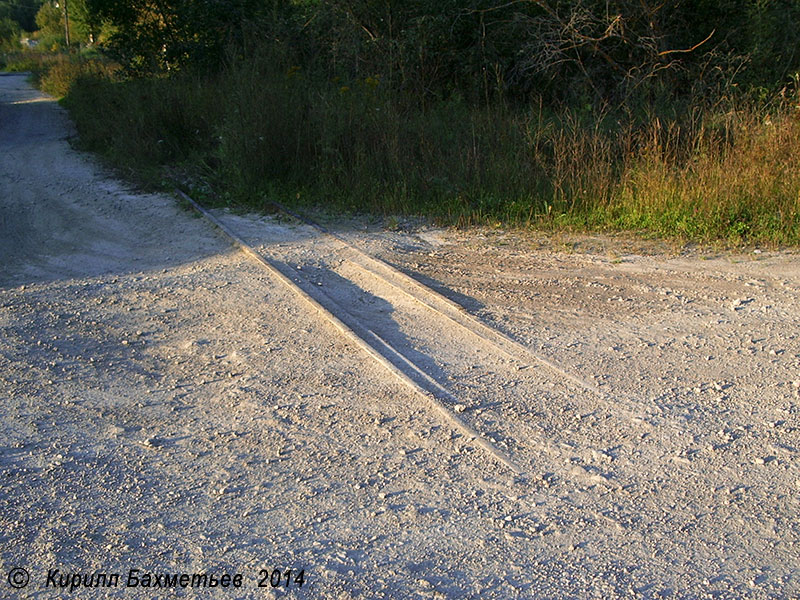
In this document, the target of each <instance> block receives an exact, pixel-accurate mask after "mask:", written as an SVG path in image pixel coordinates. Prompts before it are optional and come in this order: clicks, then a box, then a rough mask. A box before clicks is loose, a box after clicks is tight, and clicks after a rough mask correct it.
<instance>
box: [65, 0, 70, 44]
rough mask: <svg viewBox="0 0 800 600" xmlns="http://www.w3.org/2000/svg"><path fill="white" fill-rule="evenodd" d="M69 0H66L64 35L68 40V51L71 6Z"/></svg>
mask: <svg viewBox="0 0 800 600" xmlns="http://www.w3.org/2000/svg"><path fill="white" fill-rule="evenodd" d="M67 2H68V0H64V37H65V38H66V40H67V52H69V7H68V6H67Z"/></svg>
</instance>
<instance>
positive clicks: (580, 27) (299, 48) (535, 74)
mask: <svg viewBox="0 0 800 600" xmlns="http://www.w3.org/2000/svg"><path fill="white" fill-rule="evenodd" d="M78 1H80V2H85V3H86V4H87V6H88V11H89V13H90V14H92V15H94V18H95V20H96V21H98V22H105V23H109V24H110V25H111V31H113V34H112V35H111V36H110V39H109V40H108V47H109V48H110V49H113V51H114V52H115V55H116V56H117V57H118V58H119V59H120V60H121V61H122V62H123V64H124V65H125V66H126V68H128V69H130V70H131V71H132V72H135V73H138V74H142V73H154V72H159V71H167V70H176V69H186V68H196V67H197V66H201V67H202V68H215V67H217V66H218V65H220V64H223V63H224V62H225V61H226V60H230V59H231V58H232V55H233V54H235V53H237V52H238V53H239V55H240V56H247V55H248V53H249V52H254V51H261V50H263V48H264V46H265V45H268V46H270V47H271V51H273V52H279V53H280V54H281V55H282V57H283V59H284V60H285V61H287V62H289V63H292V64H294V65H297V66H299V67H301V68H304V69H315V70H316V69H320V70H323V71H324V72H325V73H326V74H327V75H328V76H329V77H330V78H333V77H341V78H345V79H358V78H364V77H367V76H371V77H379V78H380V79H381V81H382V83H383V85H388V86H390V87H392V88H393V89H396V90H398V91H402V92H404V93H407V94H408V95H409V96H410V97H414V98H417V99H420V100H428V99H441V98H443V97H447V96H449V95H452V94H461V95H464V96H466V97H468V98H469V99H470V100H473V101H484V102H486V101H491V100H492V99H495V98H497V97H498V96H502V97H504V98H510V99H513V100H522V101H527V100H529V99H530V98H531V96H536V97H537V98H539V97H544V98H546V99H547V100H548V101H559V102H583V103H585V102H592V103H596V102H611V103H616V104H619V103H622V102H626V101H631V100H632V99H634V98H635V99H637V100H643V101H646V102H652V101H655V100H658V101H669V100H672V99H674V98H675V97H676V96H692V97H697V96H698V95H702V96H703V97H707V98H714V97H716V96H718V95H720V94H724V93H728V91H729V89H730V86H732V85H739V86H744V87H747V88H749V89H752V88H759V89H762V90H764V91H774V90H776V89H780V88H781V87H782V86H785V85H786V84H787V83H788V81H789V78H790V76H791V75H792V74H793V73H795V72H797V71H798V69H800V1H798V0H667V1H666V2H664V1H662V0H614V1H608V0H433V1H432V0H407V1H403V2H397V1H392V0H328V1H321V0H317V1H314V0H297V1H288V0H159V1H157V2H156V1H154V0H132V1H126V2H122V1H119V0H71V2H78Z"/></svg>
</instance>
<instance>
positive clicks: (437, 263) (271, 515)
mask: <svg viewBox="0 0 800 600" xmlns="http://www.w3.org/2000/svg"><path fill="white" fill-rule="evenodd" d="M71 135H73V132H72V129H71V125H70V123H69V121H68V119H67V117H66V115H65V113H64V112H63V111H62V110H61V109H60V108H59V107H58V105H57V104H56V103H54V102H53V101H52V100H51V99H48V98H46V97H44V96H43V95H41V94H40V93H39V92H37V91H35V90H33V89H32V88H31V87H30V85H29V84H28V83H27V82H26V79H25V77H24V76H23V75H9V74H1V75H0V399H1V400H2V404H1V405H0V410H2V419H0V482H1V487H0V597H1V598H36V599H46V598H54V599H55V598H65V597H74V598H91V599H94V598H167V597H186V598H194V597H199V598H205V597H213V598H247V599H250V598H253V599H255V598H259V599H260V598H314V599H317V598H319V599H323V598H324V599H349V598H412V599H413V598H476V599H477V598H481V599H485V598H609V599H614V598H686V599H689V598H714V599H719V598H731V599H733V598H776V599H778V598H787V599H791V598H800V397H799V393H800V339H799V338H798V336H800V265H798V255H797V254H796V253H792V252H773V251H767V250H764V251H763V252H758V253H754V252H753V251H752V250H751V251H749V252H747V253H746V254H744V253H743V254H731V253H711V252H701V251H693V252H692V253H684V254H680V253H677V254H676V253H674V252H669V251H668V250H664V249H660V248H659V247H658V246H657V245H656V244H644V243H638V242H630V241H626V240H622V239H602V238H589V237H584V238H578V237H575V238H566V237H559V238H544V237H542V236H540V235H538V234H520V233H510V232H502V231H486V230H472V231H466V232H465V231H448V230H440V229H434V228H431V227H427V226H415V227H408V228H407V230H406V231H387V230H384V229H382V228H381V227H379V226H377V225H376V224H375V223H372V222H371V221H370V220H368V219H348V220H337V221H335V222H333V223H329V224H328V225H329V226H331V227H333V228H334V229H335V230H336V231H337V232H338V234H339V235H340V236H342V237H344V238H346V239H347V240H348V241H350V242H351V243H352V244H354V245H356V246H358V247H360V248H362V249H364V250H365V251H367V252H369V253H371V254H373V255H375V256H379V257H381V258H383V259H384V260H386V261H387V262H389V263H391V264H393V265H395V266H397V267H398V268H399V269H401V270H403V271H405V272H407V273H409V274H410V275H412V276H413V277H415V278H416V279H418V280H419V281H421V282H423V283H425V284H427V285H429V286H431V287H432V288H434V289H436V290H438V291H439V292H441V293H442V294H444V295H445V296H447V297H449V298H451V299H452V300H455V301H456V302H458V303H459V304H461V305H463V306H464V307H465V308H466V309H467V310H468V311H470V312H471V313H472V314H474V315H476V316H478V317H479V318H480V319H481V320H483V321H484V322H485V323H488V324H490V325H492V326H493V327H494V328H496V329H497V330H499V331H502V332H504V333H505V334H507V335H508V336H509V337H511V338H513V339H514V340H517V341H518V342H520V343H522V344H523V345H524V346H525V347H526V348H529V349H530V351H531V353H533V354H535V355H536V356H539V357H542V358H544V359H546V360H547V361H550V362H551V363H552V364H553V365H555V366H557V367H558V368H559V369H560V370H561V371H562V373H566V374H569V375H571V376H573V377H574V379H575V380H580V381H585V382H589V383H590V384H591V386H594V387H595V388H597V389H599V390H600V393H592V392H590V391H589V390H587V389H584V388H581V387H580V386H577V385H574V384H573V383H571V380H568V379H567V380H565V379H564V377H563V376H560V375H559V374H558V373H557V372H556V371H553V370H552V369H550V370H548V369H547V368H542V367H541V365H539V366H529V365H522V366H520V365H515V364H514V363H512V362H509V361H507V360H505V359H502V360H501V359H499V358H497V357H494V356H486V355H487V354H489V351H488V350H486V349H484V347H483V346H481V345H480V344H479V343H478V342H476V341H475V340H472V341H470V340H468V339H466V338H461V337H458V335H457V334H456V333H455V332H454V331H450V330H446V328H445V329H442V327H443V326H442V325H441V324H440V323H438V322H434V321H428V320H427V319H428V317H426V316H425V315H424V314H423V313H422V312H420V311H419V310H418V309H417V308H414V307H413V306H411V305H410V304H408V303H407V302H406V303H405V304H404V303H403V302H401V301H400V300H398V298H397V297H396V296H393V295H391V294H389V293H388V292H387V291H386V290H385V289H384V288H383V287H382V284H378V283H376V282H375V281H366V280H364V281H362V280H360V279H357V278H355V276H354V275H353V273H352V272H351V271H349V270H348V266H347V263H346V262H343V261H338V260H337V259H336V257H335V255H333V254H331V255H330V256H328V255H326V254H325V248H324V247H323V246H322V245H321V242H320V239H319V236H318V235H317V234H316V233H315V232H314V231H313V230H312V229H311V228H309V227H307V226H305V225H302V224H300V223H296V222H293V221H291V220H278V219H276V218H274V217H265V216H258V215H241V214H233V213H228V212H224V211H217V213H216V214H217V216H218V217H219V218H220V219H222V220H223V221H224V222H225V223H226V224H227V225H228V226H230V227H232V228H234V229H236V230H237V231H238V232H240V233H241V235H242V236H243V237H244V238H245V239H247V240H248V242H249V243H251V244H252V245H253V246H254V247H256V248H257V249H258V250H259V251H260V252H262V253H263V254H264V255H265V256H269V257H270V258H271V259H272V260H274V261H277V262H279V263H280V264H283V265H285V266H286V267H287V268H291V269H295V271H303V270H304V269H305V271H306V272H310V273H311V274H310V277H311V278H312V279H313V280H314V281H315V282H316V284H317V285H319V286H320V288H321V289H322V290H324V291H325V292H326V293H329V294H330V295H331V297H333V298H335V299H336V300H337V302H339V303H340V304H342V305H344V306H345V307H348V308H349V310H351V312H352V313H355V314H357V315H360V317H361V318H362V319H365V320H366V321H367V325H369V326H374V329H375V331H378V332H379V333H380V334H381V335H382V336H384V337H387V338H390V339H391V340H392V341H393V343H399V344H401V345H402V344H406V345H407V347H408V348H409V352H411V353H413V354H414V355H415V356H416V357H417V359H418V361H419V363H420V364H422V365H424V366H425V367H426V370H428V371H429V372H430V373H431V374H432V376H433V377H434V378H435V379H436V380H437V381H440V382H443V384H444V385H446V386H448V389H449V390H450V392H452V393H453V394H454V396H455V397H456V398H457V399H458V402H459V403H458V404H453V405H450V406H449V408H450V409H451V410H452V411H453V412H455V413H457V414H458V415H460V418H462V419H463V420H464V421H465V422H467V423H469V424H470V425H471V426H472V427H474V428H475V429H476V430H477V431H478V432H480V434H481V435H482V436H485V438H486V439H488V440H490V441H491V443H493V444H496V445H497V446H498V447H499V448H501V449H502V450H503V451H505V452H507V453H508V454H509V455H510V456H511V457H512V458H514V459H515V460H518V461H519V463H520V464H521V465H522V466H523V471H524V474H523V475H521V476H520V475H515V474H514V473H513V472H510V471H509V470H508V469H507V468H505V467H504V466H503V465H502V464H498V463H497V462H496V461H495V460H494V459H493V457H492V456H491V455H490V454H487V453H486V452H483V451H481V449H480V448H479V447H476V446H475V444H474V443H471V441H470V440H469V439H468V437H467V436H465V435H463V432H459V431H457V430H456V429H454V428H453V427H452V424H450V423H448V422H447V421H446V420H443V419H442V417H441V415H440V414H437V413H436V412H435V411H432V410H431V407H430V405H429V404H427V403H426V402H425V401H424V398H421V397H420V396H419V395H417V394H414V393H413V392H412V391H411V390H409V389H408V388H407V387H404V386H403V385H401V384H400V383H399V382H398V381H397V380H396V379H393V378H392V377H390V376H389V375H388V374H387V372H386V371H385V370H384V369H383V368H382V367H381V366H380V365H379V364H377V363H376V362H375V361H373V360H371V359H370V357H369V356H368V355H367V354H365V353H364V352H363V350H362V349H360V348H358V347H357V346H356V345H354V344H352V343H351V342H349V341H348V340H346V339H345V338H343V337H342V336H341V334H340V333H339V332H337V330H336V329H335V328H333V327H331V325H330V324H328V323H327V322H325V321H324V320H323V319H321V318H320V317H319V315H317V314H314V313H313V312H310V311H309V310H308V309H307V307H306V306H305V305H304V304H303V303H302V302H301V301H299V300H298V298H297V297H296V296H295V295H293V294H292V293H291V292H289V291H287V290H286V289H285V288H284V287H283V286H281V285H280V284H279V283H278V282H276V281H275V279H274V277H272V276H270V274H269V273H268V272H266V271H264V270H263V269H262V268H260V267H259V266H258V265H257V264H256V263H254V262H252V261H250V260H248V259H247V257H246V256H245V255H243V254H242V253H241V252H239V251H237V250H235V249H234V248H233V247H232V246H231V245H230V244H229V243H228V241H227V240H226V239H225V238H224V237H222V236H221V235H220V234H219V233H218V232H217V231H216V230H215V229H214V228H213V227H211V226H210V225H209V224H208V223H207V222H206V221H204V220H203V219H200V218H197V217H195V216H193V214H191V213H189V212H186V211H185V210H183V209H182V208H180V206H179V204H178V202H177V201H176V200H175V199H174V198H172V197H170V196H166V195H160V194H146V193H141V192H139V191H136V190H134V189H132V188H131V187H130V186H129V185H128V184H125V183H122V182H120V181H117V180H115V179H114V178H113V177H111V176H110V175H109V173H108V172H107V171H106V170H104V169H103V168H102V167H101V166H99V165H98V164H97V162H96V161H94V160H93V159H92V158H91V157H89V156H87V155H85V154H81V153H78V152H76V151H74V150H73V149H72V148H71V147H70V144H69V137H70V136H71ZM314 278H315V279H314ZM348 278H349V279H348ZM354 307H356V308H354ZM301 573H302V575H301ZM237 582H238V584H239V585H237V586H235V584H236V583H237ZM129 584H130V585H129ZM212 584H216V585H212ZM301 584H302V585H301Z"/></svg>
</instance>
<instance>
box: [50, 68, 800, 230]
mask: <svg viewBox="0 0 800 600" xmlns="http://www.w3.org/2000/svg"><path fill="white" fill-rule="evenodd" d="M41 83H42V86H43V88H44V89H45V90H47V91H50V92H51V93H54V94H56V95H63V96H65V97H64V103H65V104H66V106H67V107H68V108H69V110H70V111H71V113H72V116H73V118H74V120H75V121H76V124H77V126H78V130H79V132H80V136H81V140H82V143H83V144H84V146H85V147H86V148H89V149H92V150H96V151H99V152H101V153H102V154H104V155H105V156H106V157H108V158H109V159H110V160H111V161H112V162H113V163H114V164H115V165H117V166H119V167H121V168H123V169H130V170H136V171H145V172H148V173H151V174H152V173H156V172H157V170H158V169H160V168H161V167H163V166H164V165H171V166H173V167H175V166H178V167H179V168H182V169H186V170H187V171H190V172H193V173H199V174H201V175H202V176H203V178H204V179H206V180H207V181H210V182H211V183H212V185H213V187H214V189H215V191H216V192H217V195H218V197H220V198H222V199H223V201H226V202H229V203H245V204H248V205H251V206H255V207H260V206H263V205H264V204H265V203H266V202H267V201H268V200H270V199H276V200H279V201H282V202H289V203H292V204H294V205H298V204H299V205H305V206H309V205H317V206H319V205H321V206H324V207H327V208H329V209H332V210H346V211H368V212H375V213H382V214H398V215H404V214H422V215H427V216H430V217H432V218H434V219H435V220H437V221H439V222H442V223H448V224H457V225H470V224H490V225H501V224H502V225H503V226H517V227H538V228H545V229H571V230H605V231H609V230H631V231H635V232H638V233H642V234H645V235H657V236H664V237H669V238H677V239H683V240H687V241H689V240H690V241H722V242H723V243H726V244H770V245H797V244H798V243H800V169H798V168H797V167H798V164H800V160H799V159H800V108H798V106H797V104H798V102H797V99H796V93H797V92H796V90H795V92H794V99H792V98H790V97H784V98H782V99H779V101H778V102H775V101H773V102H772V103H771V104H769V105H765V104H764V103H760V104H759V103H746V102H744V101H737V102H733V101H728V102H723V103H718V104H717V106H716V107H714V108H702V109H701V108H697V107H695V108H692V107H667V108H664V109H661V110H659V111H658V112H654V111H650V112H647V111H638V114H631V113H632V111H625V110H617V111H614V112H611V111H606V112H597V111H592V110H588V109H587V110H585V111H576V110H567V109H564V110H558V111H554V110H548V109H545V108H543V107H542V106H540V105H539V104H537V103H532V104H531V105H529V106H524V107H521V106H518V105H516V106H509V105H507V104H505V103H502V102H497V103H495V104H493V105H491V106H488V107H475V106H471V105H469V104H468V103H467V102H465V101H463V100H460V99H458V98H451V99H448V100H442V101H439V102H435V103H428V104H427V105H426V106H420V105H419V104H415V103H412V102H408V101H406V100H404V99H403V98H400V97H397V96H396V95H394V94H392V93H390V92H389V90H387V89H386V88H385V86H384V85H383V84H382V82H381V81H379V80H377V79H374V78H370V77H367V78H365V79H361V80H357V81H329V80H323V79H322V78H320V77H316V76H314V75H313V74H308V73H305V72H303V71H302V70H299V69H297V68H294V67H291V66H289V67H276V66H275V65H274V63H273V62H272V61H270V60H268V59H264V60H252V61H247V62H243V63H240V64H238V65H237V66H234V67H231V68H230V69H228V70H227V71H225V72H223V73H220V74H217V75H215V76H213V77H211V76H207V75H205V76H202V77H192V76H190V75H183V76H178V77H172V78H157V79H149V80H127V81H125V80H121V79H118V78H116V77H115V76H114V74H113V69H110V68H109V67H108V66H106V65H105V64H103V63H99V62H95V61H86V60H83V61H77V62H76V61H66V60H63V59H62V60H60V61H56V62H54V63H53V65H52V66H51V67H50V68H49V69H47V68H45V73H44V75H43V76H42V78H41Z"/></svg>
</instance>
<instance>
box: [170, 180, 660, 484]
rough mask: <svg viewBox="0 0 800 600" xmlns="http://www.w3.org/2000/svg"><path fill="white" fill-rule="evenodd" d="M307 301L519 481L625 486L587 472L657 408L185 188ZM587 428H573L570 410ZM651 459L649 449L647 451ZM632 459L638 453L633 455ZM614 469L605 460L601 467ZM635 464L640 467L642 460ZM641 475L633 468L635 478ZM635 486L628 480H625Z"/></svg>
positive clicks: (391, 279)
mask: <svg viewBox="0 0 800 600" xmlns="http://www.w3.org/2000/svg"><path fill="white" fill-rule="evenodd" d="M178 194H179V195H180V196H181V197H182V198H183V199H184V200H185V201H187V202H189V203H190V204H191V205H192V206H193V208H194V209H195V210H197V211H198V212H199V213H200V214H202V215H203V216H204V217H205V218H206V219H208V220H209V221H210V222H211V223H213V224H214V225H215V226H216V227H218V228H219V229H220V230H222V231H223V232H224V233H225V235H226V236H227V237H228V238H229V239H230V240H231V241H232V242H233V243H234V244H235V245H236V246H238V247H239V248H240V249H241V250H242V251H243V252H245V253H246V254H247V255H248V256H249V257H250V258H252V259H253V260H255V261H257V262H259V263H260V264H261V265H262V266H263V267H264V268H265V269H267V270H268V271H269V272H270V274H271V275H272V276H273V277H274V278H275V279H277V280H278V281H280V282H281V283H282V284H283V285H284V286H285V287H286V288H288V289H289V290H291V291H292V292H293V293H294V294H295V295H296V296H298V297H299V298H300V299H301V300H302V301H303V302H304V303H305V304H306V305H307V306H309V307H310V308H312V309H313V310H315V311H316V312H317V313H319V314H320V315H321V316H322V317H323V318H324V319H326V320H327V321H328V322H329V323H330V324H332V325H333V326H334V327H335V328H336V329H337V330H338V331H339V332H340V333H341V334H342V335H344V336H345V337H346V338H347V339H348V340H350V341H351V342H352V343H354V344H355V345H356V346H357V347H359V348H360V349H361V350H362V351H363V352H365V353H366V354H368V355H369V356H370V357H371V358H372V359H373V360H375V361H376V362H378V363H379V364H380V365H381V366H382V367H383V368H384V369H385V370H386V371H387V373H389V374H391V375H392V376H393V377H394V378H395V379H396V380H397V381H399V382H401V383H402V384H403V385H405V386H406V387H408V388H410V389H411V390H412V391H413V392H414V393H415V394H416V395H418V396H419V397H421V398H423V399H424V401H425V402H426V403H427V405H428V406H429V407H431V408H432V409H433V410H435V411H436V412H437V413H438V414H439V415H440V416H441V417H442V418H443V419H444V420H445V421H446V422H447V423H448V424H449V425H450V426H452V427H453V428H454V429H455V430H457V431H458V432H460V433H461V434H462V435H464V436H465V437H466V438H467V440H469V442H470V444H471V445H473V446H474V447H476V448H479V449H480V450H482V451H483V452H486V453H487V454H488V455H489V456H491V457H492V458H493V459H494V460H495V461H496V462H497V463H499V464H500V465H502V466H503V467H504V468H506V469H508V470H509V471H510V472H511V473H513V474H514V475H515V476H525V475H529V474H533V473H537V472H538V473H539V474H543V473H544V474H546V473H559V474H562V473H564V472H566V473H568V474H570V475H571V476H574V477H577V478H578V479H579V480H582V481H584V482H588V483H591V484H603V485H604V486H607V487H612V488H613V487H616V488H619V487H621V486H622V485H624V481H623V480H621V479H620V477H619V474H617V473H615V474H614V475H613V476H609V474H608V472H607V469H605V468H597V467H592V466H590V467H588V468H587V467H584V466H581V464H578V463H576V456H577V458H578V459H580V456H581V455H582V454H584V453H586V452H590V453H591V454H592V456H590V457H588V458H587V460H586V461H579V462H582V463H597V462H598V461H597V457H598V456H600V457H601V461H600V462H601V463H602V462H603V461H604V460H608V461H610V460H611V454H602V452H601V453H600V454H598V449H604V448H607V447H611V448H615V449H617V451H616V455H615V458H617V457H618V455H619V451H618V449H619V448H623V447H625V446H626V445H627V446H628V447H629V448H630V447H631V446H632V443H633V441H634V440H638V439H639V438H640V437H641V436H642V431H643V430H647V431H650V429H651V428H652V424H653V421H654V420H658V419H659V417H658V416H655V415H653V414H652V413H651V412H650V411H649V410H648V407H647V405H645V404H644V403H642V402H640V401H639V400H637V399H634V398H630V397H626V396H615V395H614V394H611V393H609V392H606V391H605V390H601V389H599V388H598V387H597V386H594V385H593V384H591V383H589V382H587V381H586V380H584V379H582V378H581V377H579V376H577V375H575V374H572V373H569V372H568V371H566V370H565V369H563V368H561V367H560V366H559V365H557V364H555V363H554V362H552V361H550V360H548V359H545V358H543V357H541V356H539V355H537V354H536V353H535V352H533V351H531V350H530V349H528V348H527V347H525V346H524V345H523V344H521V343H519V342H518V341H516V340H514V339H512V338H510V337H508V336H506V335H505V334H503V333H501V332H499V331H497V330H495V329H493V328H491V327H489V326H488V325H486V324H485V323H483V322H481V321H480V320H479V319H478V318H476V317H474V316H473V315H471V314H469V313H467V312H466V311H465V309H463V308H462V307H461V306H459V305H457V304H456V303H454V302H453V301H451V300H450V299H448V298H446V297H444V296H442V295H441V294H439V293H438V292H436V291H434V290H432V289H430V288H428V287H427V286H425V285H423V284H421V283H420V282H418V281H416V280H415V279H413V278H412V277H410V276H408V275H406V274H405V273H402V272H401V271H399V270H397V269H395V268H394V267H392V266H390V265H388V264H387V263H385V262H383V261H381V260H380V259H377V258H375V257H373V256H370V255H368V254H366V253H364V252H363V251H361V250H360V249H358V248H356V247H355V246H353V245H352V244H350V243H348V242H347V241H345V240H344V239H342V238H341V237H339V236H336V235H335V234H332V233H330V232H328V231H327V230H325V229H324V228H323V227H321V226H319V225H316V224H313V223H311V222H310V221H308V220H306V219H304V218H303V217H301V216H299V215H296V214H294V213H291V212H290V211H286V210H285V209H283V207H279V208H281V209H282V210H284V212H286V213H287V214H290V215H291V216H293V217H295V218H297V219H299V220H300V221H302V222H304V223H305V224H306V225H305V228H306V229H305V231H304V233H305V235H303V236H302V238H301V239H289V240H282V241H281V240H269V241H266V242H264V243H258V242H248V241H246V240H245V239H243V237H242V234H240V233H238V232H237V231H234V228H233V227H231V225H230V224H227V223H225V222H224V221H223V219H224V217H223V219H221V218H219V217H217V216H215V215H214V214H212V213H211V212H210V211H208V210H206V209H205V208H203V207H201V206H200V205H198V204H197V203H196V202H195V201H194V200H193V199H192V198H190V197H189V196H187V195H186V194H185V193H183V192H181V191H180V190H178ZM567 412H569V413H571V414H572V417H573V419H574V422H575V427H574V428H572V427H569V428H564V427H563V423H564V416H565V413H567ZM636 455H637V457H639V458H640V457H641V453H640V451H638V450H637V452H636ZM630 458H631V459H633V458H634V457H633V456H632V455H631V456H630ZM601 466H602V464H601ZM631 466H633V465H631ZM634 472H635V468H634V469H631V470H630V471H629V474H630V475H631V476H634V475H633V473H634ZM623 479H625V478H623Z"/></svg>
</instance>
